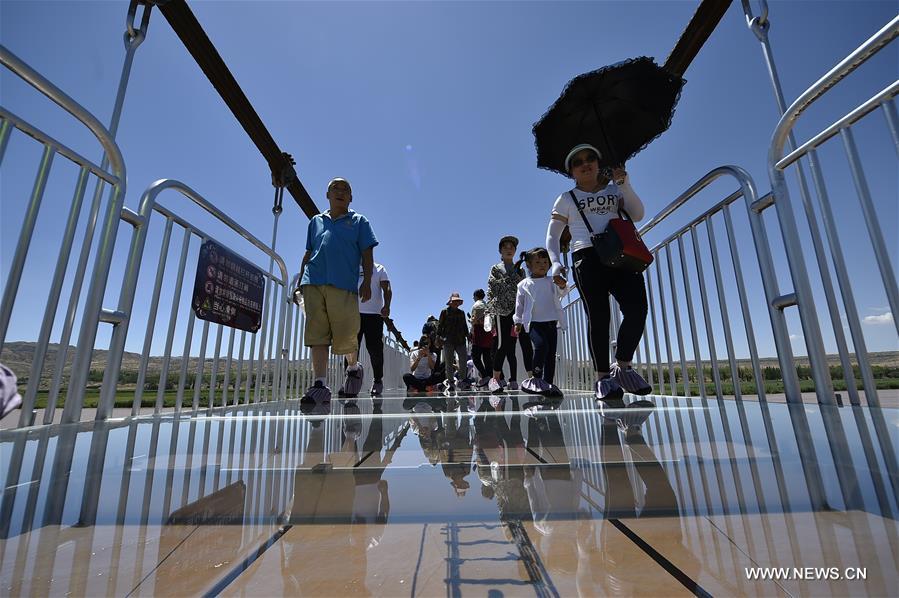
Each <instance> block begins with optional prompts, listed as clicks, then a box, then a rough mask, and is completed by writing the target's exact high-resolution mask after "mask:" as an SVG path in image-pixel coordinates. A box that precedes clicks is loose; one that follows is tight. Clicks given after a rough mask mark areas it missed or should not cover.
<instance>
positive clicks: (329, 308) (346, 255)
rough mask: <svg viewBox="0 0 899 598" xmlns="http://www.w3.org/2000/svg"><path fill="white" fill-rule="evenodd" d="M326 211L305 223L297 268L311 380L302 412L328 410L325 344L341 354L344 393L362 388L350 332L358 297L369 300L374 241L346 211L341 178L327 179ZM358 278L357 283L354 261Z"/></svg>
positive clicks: (347, 196)
mask: <svg viewBox="0 0 899 598" xmlns="http://www.w3.org/2000/svg"><path fill="white" fill-rule="evenodd" d="M327 197H328V202H329V209H327V210H325V211H324V212H322V213H321V214H317V215H316V216H314V217H313V218H312V219H311V220H310V221H309V228H308V230H307V233H306V254H305V255H304V256H303V264H302V266H300V286H299V288H298V289H297V291H298V292H299V293H302V296H303V303H304V304H305V311H306V337H305V344H306V346H307V347H309V348H310V351H311V353H312V372H313V375H314V376H315V383H314V384H313V386H311V387H310V388H309V389H308V390H307V391H306V394H305V395H303V398H302V399H301V400H300V407H301V409H302V410H303V411H306V412H309V411H314V412H315V413H317V414H321V413H328V412H329V411H330V403H331V389H330V388H328V387H327V386H326V385H325V381H326V376H327V370H328V348H329V347H331V351H332V352H333V353H334V354H335V355H345V356H346V359H347V363H348V364H350V365H348V366H347V368H346V379H345V381H344V385H343V387H344V391H345V393H346V396H348V397H355V396H357V395H358V394H359V390H360V389H361V388H362V365H361V364H360V363H359V352H358V344H357V342H356V335H357V334H358V332H359V322H360V320H359V301H360V300H361V301H363V302H364V301H368V300H369V299H370V298H371V274H372V268H373V265H374V251H373V250H374V247H375V245H377V244H378V240H377V238H375V234H374V232H373V231H372V228H371V224H369V222H368V219H367V218H366V217H365V216H363V215H362V214H359V213H357V212H354V211H353V210H351V209H349V205H350V202H352V201H353V192H352V189H351V188H350V184H349V182H347V181H346V179H342V178H335V179H332V180H331V182H330V183H328V193H327ZM360 262H361V264H362V281H361V283H360V281H359V264H360Z"/></svg>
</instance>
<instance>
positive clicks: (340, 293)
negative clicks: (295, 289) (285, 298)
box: [303, 284, 359, 355]
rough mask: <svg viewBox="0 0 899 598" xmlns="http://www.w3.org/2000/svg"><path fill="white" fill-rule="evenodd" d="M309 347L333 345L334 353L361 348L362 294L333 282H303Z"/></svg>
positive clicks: (349, 351)
mask: <svg viewBox="0 0 899 598" xmlns="http://www.w3.org/2000/svg"><path fill="white" fill-rule="evenodd" d="M303 304H304V306H305V310H306V340H305V341H304V343H303V344H305V345H306V346H307V347H322V346H325V347H326V346H328V345H330V346H331V352H332V353H333V354H334V355H349V354H350V353H352V352H353V351H355V350H356V349H357V348H358V340H357V335H358V334H359V296H358V295H357V294H356V293H351V292H349V291H346V290H344V289H338V288H337V287H332V286H331V285H315V284H311V285H310V284H307V285H303Z"/></svg>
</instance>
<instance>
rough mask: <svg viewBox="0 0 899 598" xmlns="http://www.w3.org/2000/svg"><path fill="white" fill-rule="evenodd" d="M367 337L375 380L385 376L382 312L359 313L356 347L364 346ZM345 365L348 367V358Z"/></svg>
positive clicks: (366, 343)
mask: <svg viewBox="0 0 899 598" xmlns="http://www.w3.org/2000/svg"><path fill="white" fill-rule="evenodd" d="M363 336H364V337H365V348H366V349H367V350H368V358H369V359H370V360H371V371H372V376H374V378H373V379H374V380H380V379H381V378H383V377H384V318H383V317H382V316H381V314H359V334H358V335H357V336H356V348H357V350H358V348H359V347H361V346H362V337H363ZM343 367H347V360H346V358H344V359H343Z"/></svg>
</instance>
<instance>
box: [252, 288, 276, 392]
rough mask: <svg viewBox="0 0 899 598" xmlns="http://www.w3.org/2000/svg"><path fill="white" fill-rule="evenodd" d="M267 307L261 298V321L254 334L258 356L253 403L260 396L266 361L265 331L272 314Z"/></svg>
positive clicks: (266, 302) (266, 303)
mask: <svg viewBox="0 0 899 598" xmlns="http://www.w3.org/2000/svg"><path fill="white" fill-rule="evenodd" d="M268 307H269V302H268V301H265V300H263V306H262V322H261V325H260V326H259V331H258V332H257V333H256V336H259V357H258V359H257V361H256V380H255V384H254V385H253V402H254V403H258V402H259V400H260V399H261V398H262V383H263V368H264V367H265V364H266V361H267V359H266V357H265V339H266V333H267V332H268V325H269V319H272V314H271V313H270V312H269V309H268ZM260 333H261V336H260Z"/></svg>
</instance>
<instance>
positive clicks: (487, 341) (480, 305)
mask: <svg viewBox="0 0 899 598" xmlns="http://www.w3.org/2000/svg"><path fill="white" fill-rule="evenodd" d="M473 297H474V304H472V306H471V359H472V361H473V362H474V367H475V368H476V369H477V371H478V375H479V376H480V378H479V380H478V384H477V386H478V388H484V387H486V386H487V384H488V382H489V381H490V374H491V372H492V371H493V351H492V348H493V337H494V336H495V335H496V332H495V331H494V329H491V330H490V331H489V332H488V331H487V330H486V329H485V328H484V323H485V322H486V320H487V304H486V303H484V297H486V293H484V289H478V290H476V291H475V292H474V295H473Z"/></svg>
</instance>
